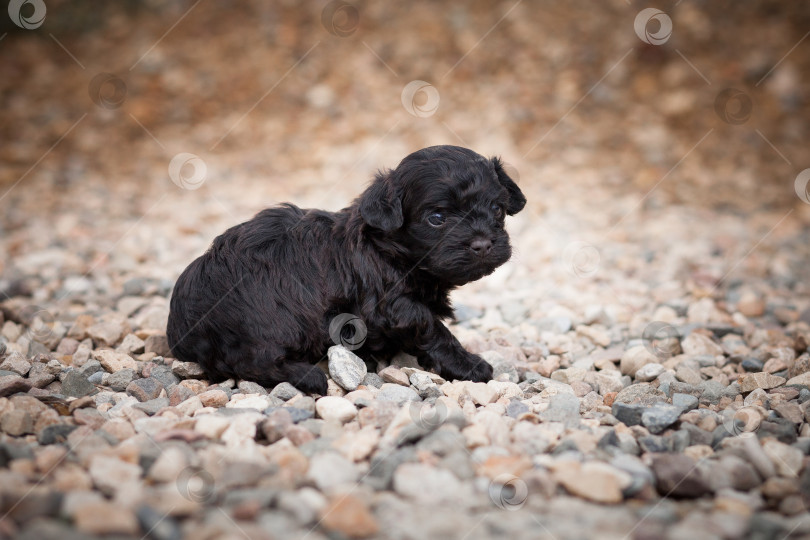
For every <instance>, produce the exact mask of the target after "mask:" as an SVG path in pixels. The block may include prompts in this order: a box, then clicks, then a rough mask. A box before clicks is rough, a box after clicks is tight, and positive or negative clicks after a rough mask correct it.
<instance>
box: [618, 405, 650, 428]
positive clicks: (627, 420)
mask: <svg viewBox="0 0 810 540" xmlns="http://www.w3.org/2000/svg"><path fill="white" fill-rule="evenodd" d="M611 413H612V414H613V416H615V417H616V420H618V421H619V422H622V423H623V424H624V425H626V426H637V425H639V424H641V415H642V414H643V413H644V406H643V405H629V404H627V403H620V402H614V403H613V407H612V408H611Z"/></svg>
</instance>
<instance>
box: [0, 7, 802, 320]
mask: <svg viewBox="0 0 810 540" xmlns="http://www.w3.org/2000/svg"><path fill="white" fill-rule="evenodd" d="M14 9H16V12H14ZM9 14H10V16H9V17H5V14H4V16H3V17H0V20H2V23H0V36H2V37H0V65H2V73H3V76H2V77H0V99H1V100H2V110H3V114H2V119H0V254H1V256H0V292H2V293H3V295H5V296H8V297H15V296H19V297H21V298H26V300H25V301H26V302H31V301H36V302H37V303H40V304H44V305H47V306H50V309H56V310H58V309H59V308H58V306H60V305H63V306H68V307H66V308H65V309H68V308H69V307H71V306H72V307H74V308H77V309H82V310H87V309H94V308H96V307H104V306H107V305H109V304H110V303H111V302H113V298H115V297H116V296H118V295H120V294H122V293H124V292H128V293H132V292H133V291H137V290H143V289H144V288H150V287H151V288H152V289H154V290H155V291H157V292H158V293H159V294H163V295H165V294H168V292H169V290H170V287H171V284H172V282H173V280H174V279H176V277H177V275H178V274H179V272H180V271H182V269H183V268H184V267H185V266H186V265H187V264H188V263H189V262H190V261H191V260H192V259H193V258H194V257H196V256H197V255H199V254H200V253H202V251H203V250H205V249H206V247H207V246H208V245H209V243H210V242H211V240H212V239H213V238H214V237H215V236H216V235H217V234H219V233H221V232H222V231H223V230H224V229H225V228H227V227H229V226H232V225H234V224H236V223H239V222H241V221H244V220H246V219H248V218H250V217H251V216H252V215H253V214H255V213H256V212H257V211H259V210H260V209H261V208H264V207H267V206H270V205H273V204H276V203H279V202H283V201H291V202H294V203H296V204H298V205H299V206H304V207H321V208H326V209H330V210H336V209H339V208H341V207H343V206H345V205H346V204H348V203H349V202H350V201H351V200H352V199H353V198H354V197H355V196H356V195H357V194H359V193H360V191H361V190H362V189H363V188H364V187H365V185H366V184H367V183H368V181H369V180H370V178H371V176H372V175H373V173H374V172H375V170H377V169H379V168H385V167H394V166H396V164H397V163H398V162H399V160H400V159H402V158H403V157H404V156H405V155H407V154H409V153H410V152H412V151H415V150H417V149H419V148H421V147H424V146H429V145H435V144H456V145H461V146H466V147H469V148H472V149H474V150H476V151H477V152H479V153H481V154H484V155H488V156H489V155H500V156H502V158H503V159H504V160H505V161H506V162H508V163H509V164H510V166H511V167H512V170H513V171H514V174H515V175H516V176H517V177H518V178H519V182H520V185H521V187H522V189H523V190H524V192H525V193H526V195H527V197H528V199H529V205H528V206H527V209H526V211H524V212H523V213H521V214H520V215H518V216H515V217H514V218H511V221H510V223H509V225H508V226H509V228H510V231H511V234H512V237H513V240H514V244H515V246H516V255H515V257H514V259H513V261H511V262H510V263H509V265H507V266H506V267H504V268H503V269H502V270H500V271H499V272H497V273H496V274H495V275H493V276H491V277H489V278H487V279H486V280H484V281H483V282H481V283H478V284H474V285H471V286H469V287H465V288H464V289H462V291H460V292H459V294H460V295H461V297H462V299H463V301H464V302H465V303H466V304H469V305H473V306H476V305H479V306H481V307H485V306H486V305H487V304H491V303H493V302H498V303H508V302H510V301H512V302H515V301H520V302H522V304H521V306H522V307H520V309H518V310H517V311H514V310H513V311H511V312H510V311H509V310H508V309H505V310H502V311H503V312H504V314H505V315H504V316H505V318H507V319H509V315H508V314H509V313H517V316H518V317H519V316H523V315H525V314H526V310H528V311H529V312H532V313H534V312H542V311H544V310H548V309H549V306H550V304H549V302H552V303H553V304H554V307H555V308H556V307H558V306H567V308H570V309H572V310H575V311H580V310H583V309H586V307H587V306H593V305H597V306H601V307H600V309H603V311H605V312H607V313H608V314H609V315H611V317H612V318H613V319H615V320H620V321H632V318H633V317H634V316H635V315H636V314H639V313H641V312H643V311H644V310H645V309H647V308H649V309H652V308H653V307H654V306H655V305H656V304H657V303H658V302H663V301H666V302H669V303H670V304H673V303H674V304H677V303H678V302H686V301H687V299H694V298H700V297H706V296H708V297H712V298H714V299H716V300H717V301H718V302H725V301H732V302H733V301H736V300H738V299H739V298H740V295H741V294H744V293H746V291H748V293H750V294H753V295H754V296H755V297H759V298H761V297H765V296H767V298H768V302H771V303H776V304H779V303H786V304H791V305H793V306H794V307H796V303H797V302H798V304H800V305H798V308H802V307H804V305H805V304H806V303H807V299H806V292H807V289H806V285H805V284H806V283H807V282H808V281H807V278H808V277H810V276H808V270H807V260H808V258H807V256H808V239H810V237H809V236H808V226H809V225H810V205H808V204H807V192H806V189H805V191H804V193H803V195H804V200H803V199H802V197H801V196H800V195H802V193H801V190H799V191H797V187H800V186H797V184H802V181H801V180H802V178H803V177H802V176H801V174H800V173H801V172H802V171H803V170H805V169H807V168H808V167H810V159H809V158H808V153H807V142H808V135H810V133H809V130H810V124H808V119H809V117H810V114H809V113H810V93H808V91H809V90H810V81H809V80H808V74H809V73H810V38H808V34H809V33H810V32H808V31H810V4H808V3H807V2H782V3H779V2H767V1H750V2H745V3H739V2H731V1H729V2H703V1H696V0H682V1H680V0H679V1H677V2H672V1H670V2H657V3H655V4H654V5H653V4H649V3H647V2H637V1H630V0H613V1H609V2H566V3H564V4H563V3H559V2H552V1H536V0H523V1H514V0H506V1H503V2H491V1H486V2H485V1H475V2H469V3H464V4H457V3H450V2H447V3H444V2H436V1H414V2H406V3H402V2H400V3H374V2H364V1H357V2H352V3H351V4H346V3H342V2H325V1H298V0H296V1H280V2H272V3H271V2H259V1H234V2H228V3H220V2H211V1H196V2H192V1H186V0H182V1H161V0H152V1H147V2H134V1H126V2H101V1H74V2H68V1H59V0H44V2H43V1H40V0H37V1H34V0H29V1H27V2H19V1H17V2H11V3H10V4H9ZM11 15H14V16H15V17H12V16H11ZM797 178H799V181H797ZM806 183H807V181H806V179H805V180H804V185H805V186H806ZM743 289H745V290H743ZM493 293H497V295H495V294H493ZM748 293H746V294H748ZM802 295H804V296H802ZM797 313H798V311H797Z"/></svg>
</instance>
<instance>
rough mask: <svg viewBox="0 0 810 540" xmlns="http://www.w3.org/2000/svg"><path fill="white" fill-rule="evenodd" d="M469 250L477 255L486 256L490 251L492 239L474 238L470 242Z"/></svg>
mask: <svg viewBox="0 0 810 540" xmlns="http://www.w3.org/2000/svg"><path fill="white" fill-rule="evenodd" d="M470 251H472V252H473V253H474V254H476V255H478V256H479V257H486V256H487V255H489V252H490V251H492V240H490V239H489V238H476V239H475V240H473V241H472V242H471V243H470Z"/></svg>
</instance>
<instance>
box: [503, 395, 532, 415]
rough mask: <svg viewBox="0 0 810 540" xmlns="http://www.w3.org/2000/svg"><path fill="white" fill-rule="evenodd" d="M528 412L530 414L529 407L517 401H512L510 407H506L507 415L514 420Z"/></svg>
mask: <svg viewBox="0 0 810 540" xmlns="http://www.w3.org/2000/svg"><path fill="white" fill-rule="evenodd" d="M527 412H529V407H528V405H526V404H525V403H523V402H521V401H518V400H516V399H515V400H512V401H511V402H510V403H509V405H507V406H506V415H507V416H510V417H512V418H517V417H518V416H520V415H521V414H524V413H527Z"/></svg>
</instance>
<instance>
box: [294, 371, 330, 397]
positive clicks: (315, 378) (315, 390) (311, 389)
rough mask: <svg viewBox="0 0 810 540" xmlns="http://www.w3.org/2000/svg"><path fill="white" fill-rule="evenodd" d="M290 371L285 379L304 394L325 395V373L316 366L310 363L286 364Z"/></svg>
mask: <svg viewBox="0 0 810 540" xmlns="http://www.w3.org/2000/svg"><path fill="white" fill-rule="evenodd" d="M288 368H290V369H289V371H290V373H289V374H288V376H287V381H288V382H289V383H290V384H291V385H293V386H294V387H296V388H297V389H298V390H300V391H302V392H304V393H305V394H320V395H322V396H325V395H326V389H327V385H326V374H324V372H323V371H321V368H319V367H318V366H313V365H311V364H304V363H300V364H295V365H294V367H292V366H288Z"/></svg>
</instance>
